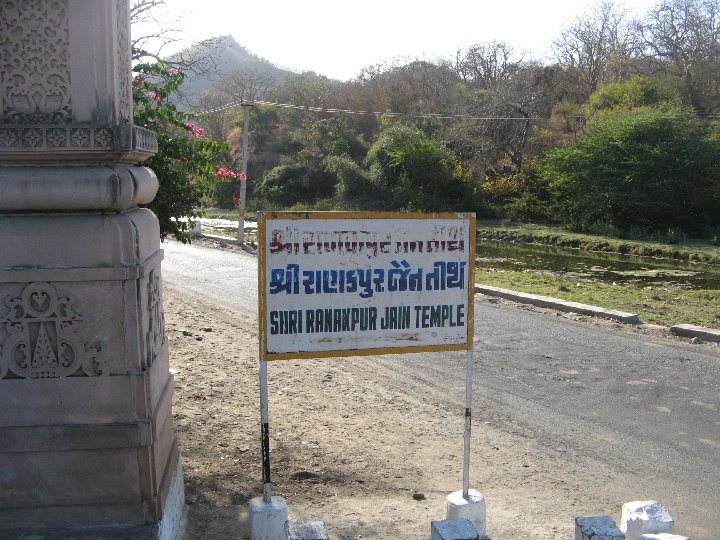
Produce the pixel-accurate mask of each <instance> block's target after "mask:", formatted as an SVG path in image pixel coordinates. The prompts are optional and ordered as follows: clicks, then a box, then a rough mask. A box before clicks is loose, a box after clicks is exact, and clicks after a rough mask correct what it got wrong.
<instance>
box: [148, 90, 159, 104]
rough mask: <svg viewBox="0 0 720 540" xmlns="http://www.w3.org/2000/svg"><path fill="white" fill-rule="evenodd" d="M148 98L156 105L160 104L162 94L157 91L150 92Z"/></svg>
mask: <svg viewBox="0 0 720 540" xmlns="http://www.w3.org/2000/svg"><path fill="white" fill-rule="evenodd" d="M148 97H149V98H150V99H151V100H153V101H154V102H155V103H160V94H158V93H157V92H156V91H155V90H150V91H149V92H148Z"/></svg>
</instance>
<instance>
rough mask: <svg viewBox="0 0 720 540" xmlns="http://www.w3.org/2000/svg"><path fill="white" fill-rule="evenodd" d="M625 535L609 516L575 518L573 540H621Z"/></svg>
mask: <svg viewBox="0 0 720 540" xmlns="http://www.w3.org/2000/svg"><path fill="white" fill-rule="evenodd" d="M624 538H625V534H623V532H622V531H621V530H620V529H619V528H618V527H617V525H616V524H615V520H614V519H613V518H611V517H610V516H593V517H579V518H575V540H622V539H624Z"/></svg>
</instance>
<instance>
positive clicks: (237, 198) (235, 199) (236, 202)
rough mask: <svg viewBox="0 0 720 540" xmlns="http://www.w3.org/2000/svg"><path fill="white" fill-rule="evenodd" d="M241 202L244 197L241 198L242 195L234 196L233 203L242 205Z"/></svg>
mask: <svg viewBox="0 0 720 540" xmlns="http://www.w3.org/2000/svg"><path fill="white" fill-rule="evenodd" d="M241 202H242V199H241V198H240V197H233V198H232V203H233V204H234V205H235V206H240V203H241Z"/></svg>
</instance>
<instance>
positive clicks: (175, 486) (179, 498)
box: [157, 455, 187, 540]
mask: <svg viewBox="0 0 720 540" xmlns="http://www.w3.org/2000/svg"><path fill="white" fill-rule="evenodd" d="M186 518H187V516H186V513H185V482H184V478H183V471H182V459H181V457H180V455H178V459H177V468H176V469H175V477H174V478H173V480H172V482H171V483H170V490H169V491H168V496H167V501H166V502H165V513H164V514H163V517H162V520H160V524H159V526H158V535H157V537H158V540H182V538H183V537H184V535H185V526H186V524H187V522H186Z"/></svg>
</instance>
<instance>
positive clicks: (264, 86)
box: [216, 68, 277, 101]
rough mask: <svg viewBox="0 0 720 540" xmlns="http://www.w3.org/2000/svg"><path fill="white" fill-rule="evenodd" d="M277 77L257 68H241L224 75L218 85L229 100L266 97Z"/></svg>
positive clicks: (250, 99) (219, 91) (252, 99)
mask: <svg viewBox="0 0 720 540" xmlns="http://www.w3.org/2000/svg"><path fill="white" fill-rule="evenodd" d="M276 82H277V79H276V78H275V77H273V76H271V75H269V74H267V73H264V72H262V71H260V70H258V69H255V68H246V69H239V70H235V71H233V72H231V73H230V74H228V75H226V76H225V77H223V79H222V80H221V81H220V82H219V83H218V84H217V85H216V88H217V91H218V93H219V94H221V95H222V96H224V98H225V99H226V100H227V101H255V100H258V99H266V98H267V97H268V95H269V92H270V89H271V88H272V87H273V86H274V85H275V83H276Z"/></svg>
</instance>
